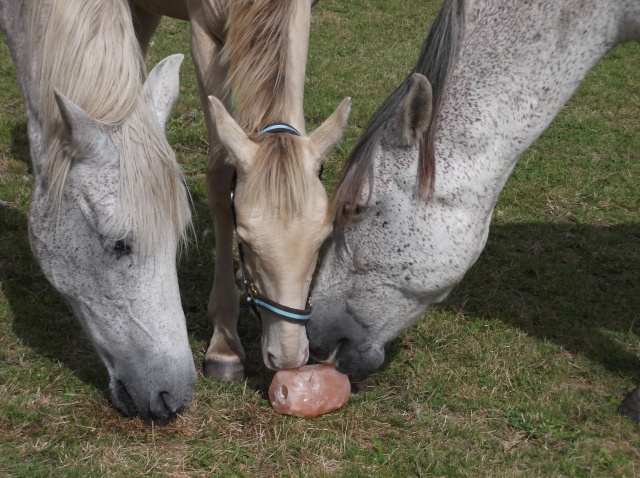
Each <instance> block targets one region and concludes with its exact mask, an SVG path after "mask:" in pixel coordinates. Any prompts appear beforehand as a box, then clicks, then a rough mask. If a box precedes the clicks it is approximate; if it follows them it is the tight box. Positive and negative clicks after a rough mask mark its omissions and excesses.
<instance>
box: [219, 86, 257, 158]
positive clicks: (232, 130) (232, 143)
mask: <svg viewBox="0 0 640 478" xmlns="http://www.w3.org/2000/svg"><path fill="white" fill-rule="evenodd" d="M209 103H211V120H212V121H213V122H214V123H215V125H216V131H217V132H218V137H219V138H220V142H222V144H223V145H224V146H225V147H226V148H227V151H229V153H230V154H229V162H230V163H231V164H233V165H234V166H235V167H236V168H238V169H242V168H244V169H246V168H247V167H248V165H249V162H250V161H251V159H252V158H253V153H254V148H253V143H252V142H251V140H250V139H249V137H248V136H247V134H246V133H245V132H244V131H243V130H242V128H241V127H240V125H238V123H236V120H234V119H233V117H232V116H231V115H230V114H229V112H228V111H227V108H225V106H224V105H223V104H222V102H221V101H220V100H219V99H218V98H216V97H215V96H209Z"/></svg>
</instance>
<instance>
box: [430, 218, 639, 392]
mask: <svg viewBox="0 0 640 478" xmlns="http://www.w3.org/2000/svg"><path fill="white" fill-rule="evenodd" d="M639 292H640V224H623V225H614V226H603V227H594V226H581V225H575V224H568V223H565V224H530V223H529V224H499V225H494V226H493V227H492V229H491V233H490V235H489V240H488V243H487V246H486V247H485V250H484V251H483V253H482V255H481V256H480V258H479V259H478V261H477V263H476V264H475V265H474V266H473V267H472V268H471V270H470V271H469V272H468V273H467V276H466V277H465V278H464V280H463V281H462V282H461V283H460V285H459V287H458V288H457V289H455V290H454V292H453V293H452V295H451V296H450V298H449V300H448V301H446V302H445V303H444V304H442V305H441V306H440V307H443V308H445V309H450V310H453V311H456V312H463V313H464V315H465V316H466V317H468V318H469V320H473V318H474V317H478V318H482V319H485V320H500V321H502V322H504V323H506V324H509V325H511V326H513V327H517V328H519V329H521V330H523V331H524V332H526V333H527V334H528V335H530V336H533V337H537V338H540V339H544V340H549V341H551V342H553V343H556V344H559V345H561V346H562V347H563V348H565V349H566V350H569V351H570V352H572V353H577V354H582V355H584V356H586V357H588V358H589V359H591V360H593V361H594V362H597V363H600V364H602V365H603V366H604V367H606V368H607V369H608V370H610V371H612V372H617V373H621V374H623V375H626V376H629V377H631V378H633V379H634V380H635V382H636V383H640V358H639V357H638V356H637V355H636V353H635V352H634V351H633V350H632V349H630V347H629V346H628V345H626V344H625V343H624V342H625V336H626V337H627V339H629V340H631V341H633V340H634V338H635V337H637V336H638V335H640V322H637V321H636V319H637V318H638V314H640V293H639ZM627 341H628V340H627Z"/></svg>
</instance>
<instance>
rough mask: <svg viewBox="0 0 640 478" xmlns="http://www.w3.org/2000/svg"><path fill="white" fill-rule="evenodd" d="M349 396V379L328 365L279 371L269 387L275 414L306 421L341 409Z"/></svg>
mask: <svg viewBox="0 0 640 478" xmlns="http://www.w3.org/2000/svg"><path fill="white" fill-rule="evenodd" d="M350 393H351V384H350V383H349V377H347V376H346V375H344V374H342V373H340V372H338V371H337V370H336V369H335V368H333V366H332V365H325V364H319V365H304V366H302V367H300V368H297V369H292V370H280V371H279V372H278V373H276V374H275V376H274V377H273V380H272V382H271V386H270V387H269V399H270V400H271V405H273V408H274V410H275V411H276V412H278V413H282V414H283V415H293V416H295V417H304V418H312V417H317V416H320V415H324V414H325V413H329V412H333V411H335V410H338V409H339V408H342V407H343V406H344V405H345V404H346V403H347V401H348V400H349V394H350Z"/></svg>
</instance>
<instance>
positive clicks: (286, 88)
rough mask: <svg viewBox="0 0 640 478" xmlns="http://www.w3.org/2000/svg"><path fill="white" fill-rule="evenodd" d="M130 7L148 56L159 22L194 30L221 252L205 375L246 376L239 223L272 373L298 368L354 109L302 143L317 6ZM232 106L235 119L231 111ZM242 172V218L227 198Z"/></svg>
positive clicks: (298, 0)
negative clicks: (329, 167)
mask: <svg viewBox="0 0 640 478" xmlns="http://www.w3.org/2000/svg"><path fill="white" fill-rule="evenodd" d="M130 1H131V2H132V4H133V5H134V7H135V10H134V15H135V19H136V25H137V30H138V33H139V37H140V41H141V43H142V45H143V48H146V44H147V43H148V42H149V40H150V38H151V36H152V34H153V31H154V30H155V28H156V27H157V25H158V23H159V21H160V18H161V16H162V15H168V16H172V17H175V18H181V19H183V20H189V21H190V22H191V56H192V57H193V61H194V63H195V67H196V75H197V77H198V84H199V87H200V97H201V101H202V105H203V108H204V111H205V119H206V122H207V130H208V135H209V143H210V148H211V152H210V156H209V162H208V164H207V200H208V203H209V208H210V210H211V213H212V215H213V222H214V228H215V229H214V230H215V243H216V250H215V254H216V261H215V276H214V282H213V289H212V291H211V295H210V297H209V308H208V312H209V316H210V318H211V320H212V322H213V325H214V330H213V337H212V338H211V342H210V345H209V348H208V350H207V353H206V356H205V359H204V374H205V375H206V376H208V377H213V378H220V379H225V380H237V379H241V378H242V377H243V376H244V365H243V361H244V359H245V353H244V350H243V347H242V344H241V343H240V339H239V337H238V334H237V331H236V324H237V319H238V312H239V307H238V299H237V292H236V286H235V278H234V276H235V274H234V265H233V233H234V223H235V230H236V234H237V240H238V248H239V250H240V262H241V264H240V266H241V269H242V273H243V281H244V282H245V288H246V292H247V295H248V297H249V299H250V300H251V302H252V305H253V306H254V310H256V311H257V312H258V313H259V315H260V316H261V318H262V323H263V334H262V354H263V360H264V363H265V365H266V366H267V367H269V368H270V369H273V370H279V369H285V368H294V367H299V366H301V365H303V364H305V363H306V361H307V359H308V355H309V354H308V341H307V335H306V331H305V327H304V325H305V321H306V319H308V317H309V315H310V313H311V304H310V301H309V287H310V284H311V277H312V275H313V272H314V270H315V266H316V262H317V259H318V251H319V249H320V246H321V244H322V243H323V241H324V240H325V239H326V238H327V236H328V235H329V233H330V232H331V214H330V210H329V201H328V199H327V195H326V192H325V190H324V188H323V186H322V183H321V182H320V179H319V177H318V175H319V171H320V168H321V166H322V163H323V162H324V161H325V160H326V159H327V157H328V154H329V152H330V151H331V149H332V148H333V145H334V144H335V143H336V142H337V141H338V140H339V139H340V137H341V135H342V129H343V127H344V124H345V122H346V120H347V117H348V115H349V110H350V100H349V99H348V98H346V99H345V100H343V101H342V103H341V104H340V106H339V107H338V108H337V110H336V111H335V112H334V113H333V114H332V115H331V116H330V117H329V118H328V119H327V120H326V121H325V122H324V123H323V124H322V125H321V126H320V127H318V129H316V130H315V131H314V132H313V133H312V134H311V135H310V136H307V135H306V133H305V120H304V111H303V96H304V83H305V70H306V62H307V49H308V43H309V27H310V17H311V6H312V1H311V0H234V1H230V0H177V1H176V0H130ZM217 98H220V99H222V102H220V101H219V100H218V99H217ZM223 104H224V105H223ZM232 104H233V112H234V115H233V117H231V116H230V115H229V114H228V113H227V109H229V110H231V106H232ZM234 118H235V119H234ZM236 121H237V122H236ZM267 133H268V134H267ZM234 172H235V173H236V174H237V181H234V183H235V184H236V187H235V192H234V209H235V218H234V213H233V212H232V208H231V207H230V206H231V204H230V200H229V195H230V194H229V193H230V188H231V183H232V177H233V176H234Z"/></svg>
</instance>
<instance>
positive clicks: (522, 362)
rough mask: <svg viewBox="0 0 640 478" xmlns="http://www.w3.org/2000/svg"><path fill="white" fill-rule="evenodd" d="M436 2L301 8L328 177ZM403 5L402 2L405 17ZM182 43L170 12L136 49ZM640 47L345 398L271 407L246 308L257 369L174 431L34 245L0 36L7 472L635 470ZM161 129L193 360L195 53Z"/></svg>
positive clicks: (197, 170)
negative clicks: (104, 355) (142, 410)
mask: <svg viewBox="0 0 640 478" xmlns="http://www.w3.org/2000/svg"><path fill="white" fill-rule="evenodd" d="M438 6H439V2H438V1H431V0H394V1H389V0H353V1H350V2H345V1H339V0H322V1H321V2H320V3H319V4H318V5H317V6H316V7H315V9H314V17H313V25H312V34H311V47H310V55H309V65H308V70H307V71H308V79H307V83H306V86H307V89H306V99H305V101H306V104H305V112H306V115H307V123H308V129H310V130H311V129H313V128H314V127H316V126H317V125H318V124H319V123H320V122H321V121H322V120H323V119H324V118H326V117H327V116H328V115H329V114H330V113H331V112H332V111H333V109H334V108H335V107H336V106H337V104H338V103H339V101H340V100H341V99H342V98H343V97H344V96H351V97H352V98H353V110H352V115H351V119H350V121H349V125H348V127H347V129H346V133H345V140H344V141H343V143H342V144H341V146H340V147H339V148H338V149H337V150H336V153H335V154H334V158H333V160H332V161H331V162H330V163H329V165H328V166H327V167H326V168H325V176H324V180H325V182H326V185H327V188H328V189H329V190H331V189H332V188H333V186H334V185H335V182H336V180H337V178H338V175H339V171H340V167H341V164H342V162H343V161H344V159H345V157H346V155H347V154H348V151H349V150H350V148H351V147H352V146H353V145H354V142H355V139H356V138H357V137H358V135H359V134H360V133H361V131H362V129H363V127H364V126H365V124H366V122H367V120H368V119H369V117H370V116H371V115H372V113H373V112H374V111H375V109H376V107H377V106H378V105H379V104H380V103H381V102H382V100H383V99H384V98H385V97H386V95H387V94H388V93H390V92H391V91H392V90H393V89H394V88H395V86H396V85H397V84H399V82H400V81H401V80H402V78H404V76H405V75H406V74H407V73H408V72H409V70H410V69H411V67H412V66H413V64H414V62H415V59H416V56H417V53H418V49H419V46H420V44H421V42H422V40H423V38H424V36H425V34H426V31H427V28H428V26H429V25H430V23H431V21H432V19H433V17H434V15H435V12H436V11H437V8H438ZM405 12H412V14H411V15H410V16H407V15H406V14H405ZM176 52H184V53H185V54H187V53H188V25H187V24H185V23H181V22H175V21H168V20H167V21H163V23H162V25H161V28H160V31H159V35H157V37H156V39H155V41H154V43H153V45H152V46H151V48H150V59H149V64H150V65H153V64H155V62H157V61H158V60H160V59H161V58H163V57H164V56H166V55H168V54H171V53H176ZM639 78H640V47H639V46H638V45H637V44H631V45H625V46H622V47H619V48H617V49H616V50H614V51H613V52H611V53H610V54H609V55H608V56H606V57H605V58H604V59H603V61H602V62H601V63H600V64H599V65H598V67H597V68H596V69H595V70H594V71H593V72H592V73H591V74H590V75H589V77H588V78H587V80H586V81H585V82H584V83H583V84H582V85H581V87H580V89H579V90H578V92H577V93H576V95H575V96H574V97H573V99H572V100H571V101H570V103H569V104H568V105H567V107H566V108H565V109H564V110H563V112H562V113H561V115H560V116H559V117H558V118H557V119H556V121H555V122H554V123H553V124H552V126H551V127H550V128H549V129H548V130H547V131H546V132H545V133H544V134H543V136H542V137H541V138H540V139H539V140H538V141H537V142H536V143H535V144H534V145H533V147H532V148H531V149H530V150H529V151H528V152H527V153H526V154H525V155H524V156H523V158H522V159H521V161H520V163H519V164H518V166H517V167H516V169H515V171H514V173H513V175H512V177H511V179H510V180H509V182H508V183H507V186H506V188H505V190H504V192H503V194H502V196H501V198H500V201H499V204H498V207H497V209H496V213H495V216H494V219H493V226H492V230H491V234H490V236H489V241H488V244H487V247H486V249H485V251H484V252H483V254H482V256H481V258H480V259H479V260H478V262H477V264H476V265H475V266H474V267H473V268H472V269H471V271H470V272H469V274H468V275H467V277H466V278H465V280H464V281H463V282H462V283H461V284H460V286H459V287H458V288H457V289H456V290H455V292H454V293H453V295H452V296H451V297H450V298H449V300H448V301H447V302H446V303H444V304H442V305H440V306H438V307H434V308H432V309H430V310H429V311H428V312H427V313H426V314H425V316H424V317H423V318H422V319H421V320H420V321H419V322H418V323H417V324H416V325H415V326H413V327H412V328H410V329H409V330H408V331H407V332H406V333H405V334H404V335H403V336H402V337H400V338H399V339H398V340H396V341H394V342H393V343H392V344H390V346H389V351H388V358H389V359H388V363H387V364H386V365H385V367H384V368H383V370H381V371H378V372H376V373H373V374H371V375H369V376H356V377H352V381H353V389H354V393H353V394H352V397H351V399H350V401H349V403H348V405H347V406H346V407H344V408H343V409H342V410H340V411H338V412H336V413H333V414H329V415H326V416H324V417H320V418H317V419H313V420H304V419H296V418H291V417H283V416H280V415H278V414H276V413H275V412H274V411H273V410H272V409H271V407H270V405H269V402H268V400H267V399H266V397H265V390H266V388H267V387H268V384H269V382H270V381H271V377H272V373H271V372H269V371H268V370H267V369H266V368H264V366H263V365H262V364H261V356H260V349H259V346H260V344H259V335H260V325H259V323H258V322H257V319H255V318H254V317H253V316H252V315H251V314H250V311H249V310H248V309H242V311H241V324H240V334H241V336H242V338H243V341H244V343H245V348H246V351H247V355H248V363H247V372H248V378H247V380H246V381H245V382H242V383H232V384H229V383H221V382H215V381H210V380H207V379H204V378H203V377H202V376H200V377H199V379H198V382H197V385H196V392H195V397H194V401H193V403H192V405H191V406H190V407H189V409H188V410H187V411H186V412H185V413H184V414H182V415H181V416H180V417H179V418H178V419H177V420H175V421H174V422H173V423H171V424H170V425H168V426H167V427H162V428H159V427H150V426H148V425H146V424H145V423H143V422H142V421H141V420H140V419H138V418H134V419H128V418H124V417H122V416H120V415H119V414H118V412H116V411H115V410H114V409H113V408H111V407H110V405H109V402H108V399H107V397H108V393H107V388H108V380H107V376H106V372H105V370H104V368H103V366H102V364H101V363H100V361H99V360H98V359H97V357H96V356H95V354H94V353H93V351H92V349H91V346H90V344H89V343H88V342H87V340H86V338H85V337H84V335H83V334H82V331H81V330H80V328H79V326H78V325H77V324H76V322H75V320H74V318H73V316H72V314H71V312H70V309H69V308H68V307H67V306H66V304H65V303H64V302H63V301H62V300H61V298H60V297H59V296H58V294H57V293H56V292H55V291H54V290H53V289H52V287H51V286H50V285H49V284H48V282H47V281H46V279H45V278H44V277H43V275H42V273H41V272H40V270H39V268H38V266H37V265H36V263H35V262H34V259H33V257H32V255H31V252H30V249H29V244H28V239H27V221H26V217H27V211H28V207H29V199H30V194H31V187H32V175H31V173H30V166H29V157H28V144H27V139H26V124H25V120H24V111H23V106H22V100H21V97H20V94H19V90H18V87H17V84H16V81H15V74H14V70H13V66H12V65H11V63H10V60H9V55H8V51H7V49H6V47H5V45H4V43H0V200H1V201H2V202H1V203H0V475H3V476H5V475H6V476H15V477H20V476H25V477H27V476H28V477H36V476H82V477H85V476H143V475H150V476H170V477H183V476H184V477H191V476H265V477H268V476H278V477H280V476H349V477H358V476H362V477H370V476H381V477H389V476H397V477H406V476H469V477H512V476H526V477H529V476H545V477H550V476H580V477H582V476H585V477H586V476H596V477H603V476H612V477H614V476H621V477H630V476H640V428H639V427H638V426H637V425H634V424H632V423H630V422H629V421H627V420H626V419H624V418H622V417H620V416H618V415H617V414H616V408H617V405H618V403H619V402H620V401H621V400H622V398H623V397H624V395H625V393H626V392H627V391H628V390H630V389H631V388H632V387H633V386H635V385H636V384H638V383H640V324H638V323H636V318H637V317H638V314H639V313H640V280H639V279H640V274H639V273H638V271H639V270H640V192H639V190H638V186H637V184H638V179H639V178H640V162H639V161H638V153H639V152H640V114H639V111H640V82H639V81H638V79H639ZM181 85H182V86H181V90H182V93H181V98H180V101H179V103H178V105H177V107H176V110H175V113H174V115H173V120H172V121H171V123H170V125H169V139H170V141H171V143H172V145H173V146H174V148H175V150H176V152H177V154H178V157H179V160H180V162H181V163H182V165H183V167H184V170H185V173H186V176H187V180H188V185H189V187H190V190H191V193H192V195H193V200H194V208H195V212H196V221H195V231H196V234H197V236H198V237H197V238H198V241H197V242H198V247H197V248H196V247H193V248H191V249H190V250H189V251H188V253H187V254H186V255H185V256H184V257H183V258H182V260H181V262H180V270H179V275H180V284H181V292H182V298H183V306H184V310H185V313H186V316H187V326H188V330H189V336H190V340H191V344H192V349H193V355H194V360H195V362H196V364H197V365H198V366H199V364H200V363H201V361H202V358H203V354H204V350H205V349H206V346H207V341H208V339H209V337H210V334H211V326H210V324H209V323H208V319H207V316H206V305H207V299H208V294H209V288H210V286H211V281H212V271H213V267H212V261H213V259H212V255H211V249H212V234H211V233H210V232H211V221H210V219H209V216H208V212H207V208H206V200H205V194H204V190H205V186H204V165H205V157H206V155H207V148H208V146H207V140H206V135H205V131H204V122H203V117H202V113H201V110H200V105H199V100H198V95H197V91H196V84H195V78H194V73H193V65H192V64H191V61H190V59H189V58H188V56H187V59H186V61H185V64H184V65H183V69H182V72H181Z"/></svg>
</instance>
